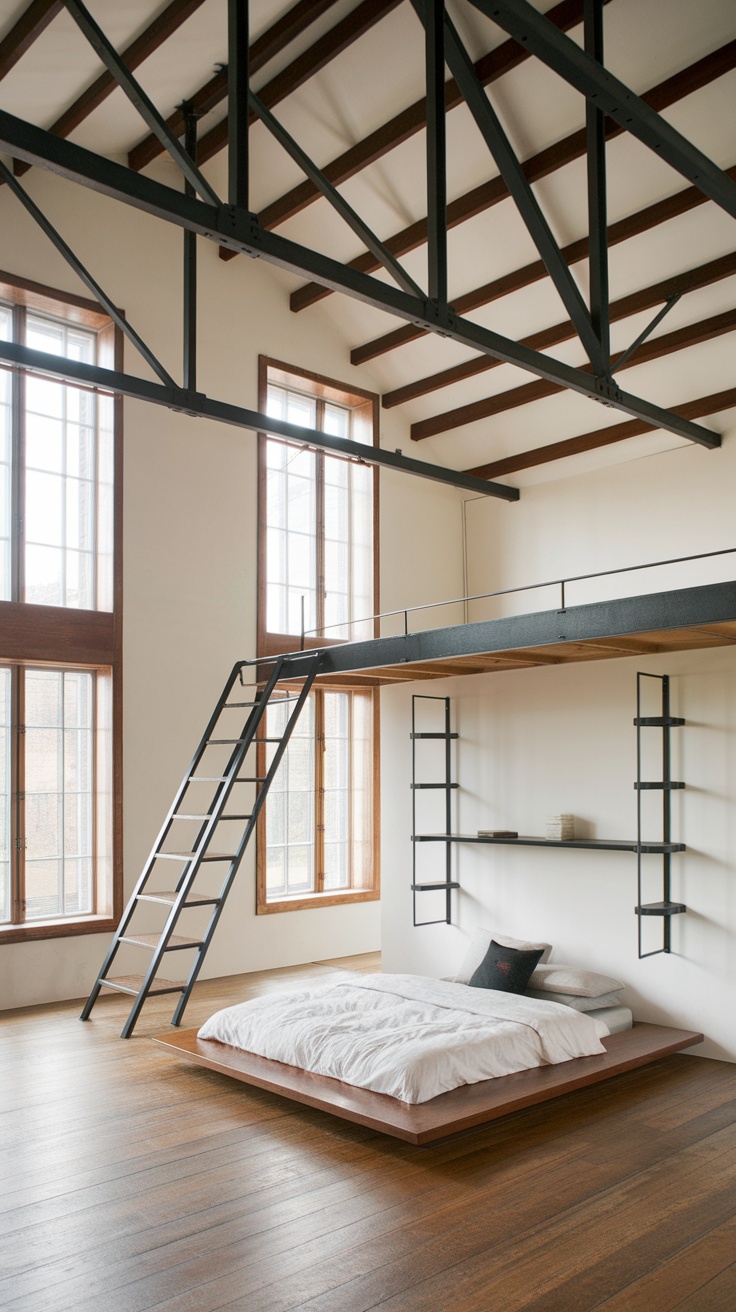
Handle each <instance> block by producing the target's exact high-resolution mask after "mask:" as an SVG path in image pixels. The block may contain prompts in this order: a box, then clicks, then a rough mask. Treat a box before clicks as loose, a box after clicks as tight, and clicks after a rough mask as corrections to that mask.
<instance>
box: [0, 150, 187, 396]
mask: <svg viewBox="0 0 736 1312" xmlns="http://www.w3.org/2000/svg"><path fill="white" fill-rule="evenodd" d="M0 178H2V179H3V181H5V182H7V184H8V186H9V187H10V190H11V191H12V192H13V193H14V194H15V195H16V196H17V197H18V200H19V201H20V202H21V204H22V205H23V206H24V207H25V209H26V210H27V212H28V213H29V214H30V216H31V218H32V219H33V220H34V222H35V223H37V224H38V226H39V228H40V229H41V231H42V232H45V234H46V236H47V237H48V238H49V241H51V242H53V244H54V246H55V247H56V249H57V251H58V252H59V254H60V255H63V257H64V259H65V260H66V262H67V264H68V265H69V266H70V268H72V269H73V270H74V272H75V273H76V275H77V277H78V278H80V279H81V281H82V282H83V283H84V285H85V287H87V288H88V289H89V291H91V293H92V295H93V296H94V298H95V300H96V301H99V303H100V305H101V306H102V307H103V309H104V310H105V311H106V312H107V314H109V316H110V318H111V319H112V321H113V323H114V324H117V326H118V328H119V329H120V331H121V332H123V333H125V336H126V337H127V339H128V341H129V342H130V343H131V344H132V345H133V346H134V347H135V349H136V351H138V352H139V354H140V355H142V356H143V359H144V360H145V361H146V364H148V365H150V367H151V369H153V372H154V373H155V374H156V375H157V376H158V377H159V378H160V379H161V382H162V383H164V384H165V385H166V386H167V387H175V386H176V384H175V383H174V380H173V378H172V377H171V374H169V373H168V372H167V370H166V369H164V366H163V365H162V364H161V362H160V360H159V359H158V358H157V357H156V356H155V355H154V354H153V351H152V350H151V349H150V348H149V347H148V346H146V343H145V342H144V341H143V338H142V337H139V336H138V333H137V332H136V330H135V328H133V327H132V326H131V325H130V324H129V323H128V321H127V319H126V318H125V316H124V315H122V314H121V313H120V311H119V309H118V308H117V306H116V305H115V304H114V302H113V301H111V300H110V297H109V296H108V295H107V293H106V292H104V291H103V290H102V288H101V287H100V285H99V283H98V282H96V281H95V279H94V278H93V277H92V274H91V273H89V271H88V270H87V269H86V268H85V266H84V265H83V264H82V261H81V260H80V259H79V258H78V257H77V256H76V255H75V254H74V251H73V250H72V249H71V247H70V246H67V244H66V242H65V241H64V238H63V237H62V235H61V233H60V232H57V230H56V228H55V227H54V225H53V224H52V223H51V221H50V220H49V219H47V218H46V215H45V214H43V213H42V211H41V210H40V209H39V208H38V206H37V205H36V203H35V201H33V200H31V197H30V196H29V195H28V192H27V191H26V190H25V188H24V187H22V186H21V184H20V182H19V181H18V179H17V178H16V177H14V176H13V174H12V173H11V172H10V169H9V168H7V167H6V166H5V164H3V162H2V160H0Z"/></svg>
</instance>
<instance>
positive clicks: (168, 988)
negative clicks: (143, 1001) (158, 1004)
mask: <svg viewBox="0 0 736 1312" xmlns="http://www.w3.org/2000/svg"><path fill="white" fill-rule="evenodd" d="M145 978H146V977H145V975H119V976H118V977H117V978H116V979H103V980H102V984H101V987H102V988H103V989H114V990H115V992H116V993H132V994H133V995H134V996H136V997H137V995H138V994H139V993H140V991H141V989H142V988H143V984H144V982H145ZM185 988H186V984H185V983H184V981H183V980H181V981H179V982H177V981H175V980H173V979H155V980H154V981H153V983H152V984H151V987H150V988H149V990H148V996H149V998H152V997H155V995H156V994H159V993H183V992H184V990H185Z"/></svg>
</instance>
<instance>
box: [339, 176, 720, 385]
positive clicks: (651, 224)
mask: <svg viewBox="0 0 736 1312" xmlns="http://www.w3.org/2000/svg"><path fill="white" fill-rule="evenodd" d="M725 172H726V174H727V175H728V177H729V178H731V180H732V181H733V182H736V164H734V165H732V167H731V168H730V169H726V170H725ZM704 204H705V197H704V195H703V193H702V191H699V190H698V188H697V187H686V188H685V189H684V191H678V192H676V193H675V195H674V196H668V197H666V199H665V200H659V201H655V203H654V204H653V205H647V206H646V207H645V208H644V209H643V210H638V211H637V212H636V214H629V215H628V216H627V217H626V218H625V219H619V220H618V221H617V222H616V223H612V224H611V225H610V227H609V229H608V247H609V249H610V248H611V247H612V246H618V245H619V243H620V242H622V241H628V240H629V238H630V237H638V236H639V235H640V234H641V233H642V232H650V231H651V229H652V228H656V227H658V225H659V224H660V223H667V222H668V220H669V219H675V218H678V217H679V216H680V215H681V214H687V213H688V212H689V211H690V210H693V209H696V208H697V206H698V205H704ZM562 254H563V256H564V257H565V259H566V260H567V262H568V264H577V263H578V261H579V260H586V259H587V258H588V238H587V236H586V237H581V238H579V239H578V240H577V241H572V242H570V244H569V245H568V246H563V248H562ZM546 277H547V270H546V268H545V266H544V264H543V263H542V261H541V260H534V261H533V262H532V263H531V264H526V265H524V266H523V268H521V269H516V270H514V272H513V273H506V274H504V275H503V276H502V277H501V278H496V279H494V281H493V282H487V283H484V285H483V286H482V287H476V288H475V289H474V290H473V291H470V292H466V293H465V295H464V296H458V297H457V299H456V300H455V301H454V302H453V308H454V309H455V310H456V311H457V313H458V314H469V313H470V312H471V311H473V310H477V309H479V308H480V307H481V306H483V305H490V304H491V303H492V302H493V301H498V300H500V299H501V298H502V297H504V296H510V295H511V293H512V292H518V291H522V290H523V289H524V288H525V287H531V286H532V285H533V284H534V283H535V282H539V281H541V279H542V278H546ZM426 336H427V334H426V332H425V331H424V329H422V328H417V327H416V326H415V325H414V324H402V325H401V327H400V328H396V329H394V330H393V331H392V332H389V333H384V334H383V336H381V337H376V338H375V339H374V340H373V341H372V342H366V343H365V344H364V345H363V346H356V347H355V348H354V349H353V350H352V351H351V352H350V361H351V364H365V363H366V362H367V361H368V360H374V359H376V358H377V356H379V355H385V354H386V353H387V352H388V351H393V350H395V348H396V347H398V346H404V345H406V344H407V343H408V342H414V341H417V340H418V339H419V338H420V337H426ZM495 363H496V362H495V360H491V359H489V357H488V356H485V355H479V356H474V357H473V358H472V359H471V360H465V361H464V362H463V363H462V364H458V365H454V366H453V367H452V368H451V369H443V370H441V371H440V372H439V373H436V374H430V375H429V376H428V377H427V378H420V379H417V381H416V382H414V383H407V384H405V386H403V387H397V388H396V389H395V390H394V391H391V392H386V393H385V394H384V396H383V399H382V405H383V406H384V408H385V409H386V410H390V409H391V408H392V407H393V406H395V405H403V404H404V403H405V402H406V401H413V400H416V398H417V397H419V396H427V395H428V393H430V392H436V391H439V390H440V388H442V387H450V386H451V385H452V384H453V383H458V382H464V381H465V379H467V378H475V377H476V376H477V375H478V374H482V373H485V371H486V369H493V368H494V367H495Z"/></svg>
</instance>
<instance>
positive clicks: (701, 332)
mask: <svg viewBox="0 0 736 1312" xmlns="http://www.w3.org/2000/svg"><path fill="white" fill-rule="evenodd" d="M734 329H736V310H725V311H724V312H723V313H722V314H714V315H711V316H710V317H709V318H707V319H702V320H700V321H699V322H698V323H693V324H687V325H686V326H685V327H684V328H676V329H675V330H674V332H671V333H662V334H661V336H659V337H651V338H649V339H648V340H647V341H646V342H644V343H643V344H642V345H641V346H640V347H639V349H638V350H637V351H636V353H635V354H634V355H633V356H630V357H629V359H627V360H625V361H622V365H621V367H622V369H630V368H634V367H635V366H636V365H639V364H647V363H648V362H650V361H652V360H661V359H662V358H663V357H664V356H666V355H672V354H673V352H675V351H683V350H686V349H687V348H688V347H690V346H699V345H700V344H701V343H702V342H710V341H712V340H713V339H714V338H715V337H722V336H723V335H724V334H725V333H731V332H733V331H734ZM623 354H624V353H623V352H621V355H623ZM581 368H582V369H583V370H585V371H586V372H590V366H589V365H581ZM611 368H612V370H613V372H614V373H615V372H616V370H617V360H616V358H615V357H614V359H613V361H612V364H611ZM563 390H564V389H563V388H561V387H558V386H556V385H553V384H551V383H548V382H547V381H546V379H537V380H536V381H535V382H533V383H523V384H522V385H521V387H512V388H509V390H508V391H506V392H498V393H497V394H496V395H495V396H489V397H483V398H482V399H481V400H479V401H471V402H470V403H469V404H468V405H463V406H458V407H457V409H455V410H448V411H447V412H446V413H445V414H443V415H433V416H432V417H431V418H429V419H422V420H420V421H419V422H418V423H416V424H412V426H411V436H412V440H413V441H414V442H421V441H422V440H423V439H424V438H427V437H434V436H435V435H436V434H437V433H446V432H448V431H449V430H450V429H456V428H461V427H463V426H465V425H466V424H474V423H477V422H478V420H480V419H490V418H491V416H492V415H499V414H505V413H506V412H507V411H508V410H516V409H518V407H519V406H523V405H528V404H530V402H532V401H540V400H542V399H543V398H544V397H547V396H555V395H556V394H557V393H559V392H561V391H563Z"/></svg>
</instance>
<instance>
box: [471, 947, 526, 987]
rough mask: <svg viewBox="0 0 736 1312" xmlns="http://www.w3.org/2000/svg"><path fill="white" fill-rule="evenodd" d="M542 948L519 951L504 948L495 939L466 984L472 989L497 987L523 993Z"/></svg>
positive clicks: (517, 949)
mask: <svg viewBox="0 0 736 1312" xmlns="http://www.w3.org/2000/svg"><path fill="white" fill-rule="evenodd" d="M543 951H544V949H543V948H541V949H540V950H539V952H536V951H521V950H520V949H519V948H504V947H502V946H501V944H500V943H496V941H495V939H491V943H490V946H489V948H488V951H487V952H486V955H485V956H484V958H483V960H482V961H481V963H480V965H479V966H478V969H477V970H474V971H473V973H472V975H471V976H470V979H469V980H468V984H469V985H470V987H471V988H473V989H498V990H499V991H500V992H502V993H523V992H524V989H525V988H526V986H527V984H528V983H529V980H530V979H531V977H532V974H533V972H534V970H535V968H536V966H537V965H538V964H539V959H540V957H541V956H542V953H543Z"/></svg>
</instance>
